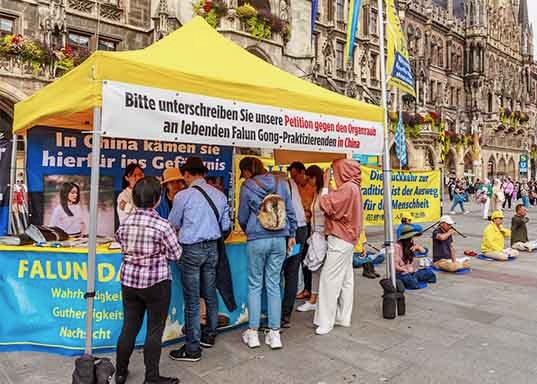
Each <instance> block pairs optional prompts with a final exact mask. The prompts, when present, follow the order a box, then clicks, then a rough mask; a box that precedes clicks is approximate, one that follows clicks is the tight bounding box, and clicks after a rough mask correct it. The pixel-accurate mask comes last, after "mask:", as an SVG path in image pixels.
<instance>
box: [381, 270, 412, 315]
mask: <svg viewBox="0 0 537 384" xmlns="http://www.w3.org/2000/svg"><path fill="white" fill-rule="evenodd" d="M379 284H380V286H381V287H382V289H383V290H384V294H383V295H382V317H384V318H385V319H395V316H396V313H397V315H398V316H403V315H404V314H405V313H406V303H405V293H404V292H405V286H404V284H403V282H402V281H401V280H396V285H397V287H394V286H393V283H392V280H391V279H382V280H380V282H379Z"/></svg>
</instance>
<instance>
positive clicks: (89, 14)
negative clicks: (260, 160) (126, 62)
mask: <svg viewBox="0 0 537 384" xmlns="http://www.w3.org/2000/svg"><path fill="white" fill-rule="evenodd" d="M396 3H397V6H398V10H399V14H400V17H401V20H402V23H403V28H404V30H405V33H406V35H407V38H408V46H409V51H410V54H411V64H412V67H413V69H414V73H415V77H416V93H417V94H416V98H415V99H414V98H410V97H408V96H406V95H401V94H399V92H398V91H397V90H395V89H392V90H390V93H389V100H388V102H389V108H390V110H391V111H392V113H391V114H390V115H391V116H392V117H394V116H395V117H397V113H396V112H397V111H400V110H401V111H404V117H405V123H406V125H407V126H408V127H407V133H408V134H407V137H408V140H407V144H408V152H409V164H408V166H409V167H410V168H416V169H432V168H439V167H443V168H444V169H445V170H446V172H447V173H451V174H454V175H457V176H459V177H461V176H463V175H468V176H475V177H478V178H482V177H489V178H490V177H493V176H496V175H503V174H507V175H511V176H514V177H519V173H520V172H519V171H520V170H519V161H520V157H521V155H529V157H530V158H531V167H530V168H531V169H533V170H535V169H537V167H536V164H535V161H536V159H535V156H536V155H537V146H536V144H537V143H536V132H535V127H536V113H537V105H536V101H537V66H536V65H535V64H534V63H533V44H532V41H533V36H532V35H533V31H532V28H531V26H530V24H529V20H528V12H527V0H412V1H411V0H399V1H396ZM248 4H250V5H251V7H249V6H248ZM318 4H319V5H318V11H317V14H316V15H313V16H314V19H315V20H314V23H313V26H312V20H311V18H312V15H311V6H312V3H311V0H249V1H248V0H196V1H194V2H192V1H187V0H153V1H151V0H104V1H100V0H38V1H35V0H3V1H2V3H1V6H0V34H1V35H2V38H4V37H5V36H8V35H14V34H21V35H22V36H23V37H24V38H25V39H29V40H34V41H37V42H39V43H40V46H42V47H44V50H45V51H46V52H44V53H43V54H42V55H40V56H39V60H37V58H35V57H33V56H31V55H30V59H28V55H26V56H25V58H21V57H17V56H15V55H12V54H11V53H10V52H9V51H8V52H7V53H6V49H4V50H3V51H2V52H0V110H1V118H2V119H4V120H6V119H7V120H8V119H10V118H11V116H12V111H13V105H14V103H15V102H17V101H19V100H22V99H23V98H25V97H27V96H29V95H31V94H32V93H33V92H35V91H36V90H38V89H39V88H41V87H43V86H44V85H46V84H47V83H48V82H50V81H52V80H53V79H54V78H56V77H58V76H60V75H62V74H63V73H64V72H65V70H66V68H65V67H66V65H67V66H69V65H72V64H73V63H74V65H76V63H77V62H79V61H81V60H83V58H84V57H85V56H87V54H88V53H89V52H91V51H93V50H95V49H108V50H124V49H137V48H143V47H145V46H147V45H149V44H151V43H152V42H153V41H155V40H158V39H160V38H162V37H164V36H166V35H167V34H169V33H170V32H172V31H174V30H175V29H177V28H180V27H181V25H183V24H184V23H186V22H188V21H189V20H190V19H191V18H192V17H194V16H195V15H196V14H199V15H201V16H203V17H205V18H206V19H207V20H208V21H209V22H210V23H212V24H213V25H214V26H215V27H216V28H217V29H218V30H219V31H220V32H221V33H222V34H224V35H226V36H227V37H228V38H230V39H231V40H233V41H235V42H236V43H238V44H239V45H241V46H242V47H244V48H246V49H247V50H248V51H250V52H251V53H253V54H254V55H256V56H258V57H259V58H261V59H263V60H265V61H267V62H270V63H271V64H274V65H276V66H278V67H280V68H282V69H284V70H286V71H288V72H291V73H293V74H295V75H296V76H299V77H301V78H304V79H307V80H309V81H312V82H314V83H316V84H319V85H320V86H322V87H325V88H327V89H330V90H332V91H335V92H339V93H342V94H345V95H347V96H349V97H352V98H356V99H359V100H363V101H367V102H371V103H380V86H381V83H380V58H381V57H382V56H381V52H380V49H379V36H378V27H379V19H380V18H379V14H378V9H377V1H376V0H362V1H361V14H360V25H359V32H358V33H357V37H356V41H355V49H354V54H353V57H352V60H347V59H346V58H345V53H344V52H345V43H346V29H347V20H348V7H349V0H319V1H318ZM252 8H253V9H254V13H252ZM4 46H5V44H4ZM66 47H69V48H68V49H67V51H66V49H65V48H66ZM200 49H202V47H200ZM69 60H70V61H69ZM215 65H217V60H215ZM260 76H262V74H260ZM391 161H392V165H393V166H394V167H398V166H399V162H398V160H397V158H396V156H395V154H394V150H393V148H392V156H391Z"/></svg>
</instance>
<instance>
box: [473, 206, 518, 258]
mask: <svg viewBox="0 0 537 384" xmlns="http://www.w3.org/2000/svg"><path fill="white" fill-rule="evenodd" d="M502 223H503V213H502V212H500V211H494V212H492V215H491V217H490V223H489V225H487V227H486V228H485V231H484V232H483V240H482V241H481V252H482V253H483V254H484V255H485V256H487V257H490V258H491V259H495V260H500V261H507V260H509V256H518V251H517V250H514V249H511V248H507V249H506V248H505V239H506V238H508V237H511V231H510V230H508V229H505V228H504V227H503V224H502Z"/></svg>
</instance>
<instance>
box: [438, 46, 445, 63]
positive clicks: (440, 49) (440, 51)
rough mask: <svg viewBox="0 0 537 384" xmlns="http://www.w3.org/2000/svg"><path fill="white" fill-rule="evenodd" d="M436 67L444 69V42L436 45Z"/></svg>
mask: <svg viewBox="0 0 537 384" xmlns="http://www.w3.org/2000/svg"><path fill="white" fill-rule="evenodd" d="M438 66H439V67H444V42H443V41H442V40H440V41H439V44H438Z"/></svg>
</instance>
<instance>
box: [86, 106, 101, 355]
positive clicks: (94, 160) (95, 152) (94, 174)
mask: <svg viewBox="0 0 537 384" xmlns="http://www.w3.org/2000/svg"><path fill="white" fill-rule="evenodd" d="M92 136H93V137H92V142H91V143H92V145H91V180H90V204H89V228H88V229H89V231H88V281H87V289H86V345H85V352H86V354H88V355H91V352H92V341H93V299H94V297H95V262H96V253H97V208H98V201H99V159H100V157H101V108H99V107H96V108H93V132H92Z"/></svg>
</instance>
